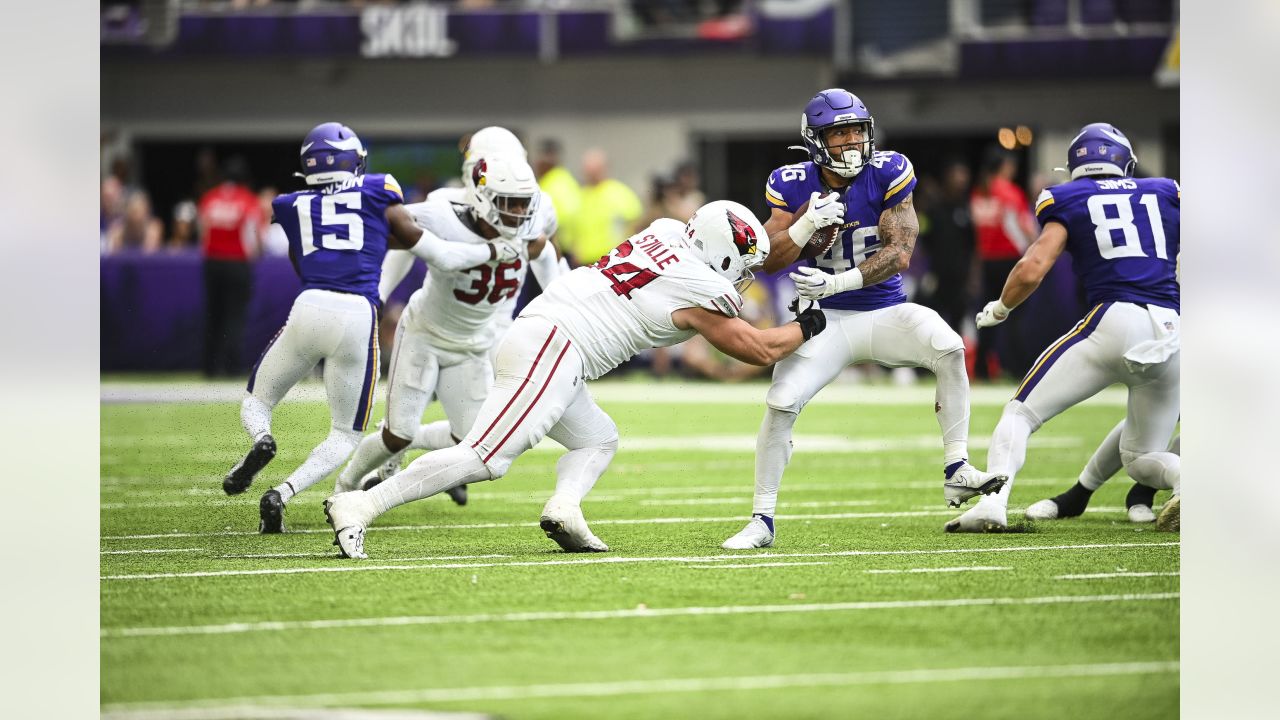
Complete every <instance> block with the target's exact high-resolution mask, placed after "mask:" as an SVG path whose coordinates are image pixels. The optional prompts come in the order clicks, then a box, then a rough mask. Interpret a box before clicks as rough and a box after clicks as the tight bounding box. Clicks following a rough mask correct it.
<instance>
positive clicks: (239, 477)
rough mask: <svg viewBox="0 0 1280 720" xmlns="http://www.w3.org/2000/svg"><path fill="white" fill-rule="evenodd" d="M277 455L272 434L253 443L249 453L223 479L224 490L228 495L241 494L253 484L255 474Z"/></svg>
mask: <svg viewBox="0 0 1280 720" xmlns="http://www.w3.org/2000/svg"><path fill="white" fill-rule="evenodd" d="M275 456H276V439H275V438H273V437H271V435H270V434H267V435H263V436H262V439H261V440H259V441H258V442H256V443H254V444H253V448H252V449H251V450H249V454H248V455H245V456H244V458H242V459H241V460H240V462H238V463H236V466H235V467H233V468H231V472H229V473H227V476H226V477H225V478H223V479H222V490H223V492H225V493H226V494H228V495H239V494H240V493H242V492H244V491H245V490H248V489H249V486H250V485H252V484H253V476H254V475H257V474H258V473H259V472H261V471H262V468H264V467H266V466H267V463H269V462H271V460H272V459H273V458H275Z"/></svg>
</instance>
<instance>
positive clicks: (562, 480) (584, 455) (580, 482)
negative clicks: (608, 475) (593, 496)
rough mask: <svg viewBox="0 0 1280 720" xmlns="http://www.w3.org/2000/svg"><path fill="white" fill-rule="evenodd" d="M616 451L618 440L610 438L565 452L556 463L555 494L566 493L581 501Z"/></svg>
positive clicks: (576, 500)
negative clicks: (600, 442) (603, 441)
mask: <svg viewBox="0 0 1280 720" xmlns="http://www.w3.org/2000/svg"><path fill="white" fill-rule="evenodd" d="M617 452H618V441H617V440H611V441H609V442H606V443H602V444H600V445H595V446H592V447H585V448H580V449H578V450H570V451H569V452H567V453H565V454H564V456H563V457H561V458H560V460H559V462H557V463H556V494H557V495H567V496H569V497H571V498H573V500H574V501H575V502H578V503H581V502H582V498H584V497H586V496H587V493H589V492H591V488H592V487H594V486H595V484H596V480H599V479H600V476H601V475H603V474H604V471H605V469H607V468H608V467H609V463H610V461H612V460H613V456H614V454H615V453H617Z"/></svg>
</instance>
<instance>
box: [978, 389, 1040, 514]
mask: <svg viewBox="0 0 1280 720" xmlns="http://www.w3.org/2000/svg"><path fill="white" fill-rule="evenodd" d="M1021 405H1022V403H1019V402H1017V401H1016V400H1015V401H1013V402H1010V403H1009V404H1008V405H1006V406H1005V408H1004V412H1003V413H1001V415H1000V422H999V423H997V424H996V429H995V432H993V433H992V434H991V448H990V449H989V450H988V451H987V472H991V473H997V474H999V475H1008V476H1009V482H1007V483H1005V484H1004V487H1002V488H1000V492H996V493H992V494H990V495H986V496H983V498H982V499H981V500H979V501H978V502H980V503H995V504H997V505H999V506H1001V507H1004V508H1007V507H1009V492H1010V490H1012V488H1013V478H1014V475H1016V474H1017V473H1018V471H1019V470H1021V469H1022V465H1023V463H1025V462H1026V461H1027V438H1029V437H1031V433H1032V432H1034V430H1035V428H1033V427H1032V425H1031V420H1030V419H1028V418H1027V416H1026V415H1024V414H1023V413H1022V412H1021V411H1019V409H1018V408H1019V407H1020V406H1021Z"/></svg>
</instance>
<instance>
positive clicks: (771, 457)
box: [751, 407, 799, 518]
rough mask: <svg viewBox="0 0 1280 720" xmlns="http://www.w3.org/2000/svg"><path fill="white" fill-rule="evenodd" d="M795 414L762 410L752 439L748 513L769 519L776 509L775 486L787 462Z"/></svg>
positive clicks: (777, 484) (768, 408)
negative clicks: (753, 452) (751, 493)
mask: <svg viewBox="0 0 1280 720" xmlns="http://www.w3.org/2000/svg"><path fill="white" fill-rule="evenodd" d="M797 417H799V416H798V415H797V414H796V413H792V412H785V411H783V410H774V409H773V408H771V407H766V408H765V410H764V422H763V423H761V425H760V434H759V435H757V436H756V495H755V500H754V503H753V505H752V509H751V512H752V513H754V514H756V515H763V516H768V517H770V518H772V517H773V516H774V513H775V512H776V510H777V508H778V486H779V485H781V484H782V472H783V471H784V470H786V469H787V463H789V462H791V428H792V426H794V425H795V424H796V418H797Z"/></svg>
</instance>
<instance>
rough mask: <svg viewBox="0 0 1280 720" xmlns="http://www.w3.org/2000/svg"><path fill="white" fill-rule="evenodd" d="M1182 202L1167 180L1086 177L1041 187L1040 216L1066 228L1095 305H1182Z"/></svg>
mask: <svg viewBox="0 0 1280 720" xmlns="http://www.w3.org/2000/svg"><path fill="white" fill-rule="evenodd" d="M1181 202H1182V190H1181V189H1180V188H1179V187H1178V183H1176V182H1174V181H1172V180H1169V179H1167V178H1122V177H1106V178H1103V177H1092V178H1090V177H1085V178H1080V179H1079V180H1072V181H1071V182H1067V183H1063V184H1061V185H1055V186H1054V187H1051V188H1048V189H1047V190H1045V191H1044V192H1042V193H1040V197H1039V199H1037V200H1036V218H1038V219H1039V220H1040V224H1041V225H1044V224H1045V223H1048V222H1051V221H1052V222H1056V223H1060V224H1061V225H1062V226H1063V227H1065V228H1066V229H1067V252H1069V253H1071V259H1072V266H1073V267H1074V269H1075V272H1076V275H1077V276H1079V278H1080V281H1081V282H1083V283H1084V288H1085V294H1086V295H1087V296H1088V302H1089V305H1091V306H1092V305H1097V304H1099V303H1104V302H1131V303H1141V304H1147V303H1150V304H1154V305H1159V306H1160V307H1166V308H1170V309H1172V310H1179V306H1178V301H1179V299H1178V280H1177V276H1176V274H1175V272H1176V263H1177V260H1178V249H1179V240H1178V225H1179V223H1178V216H1179V205H1181Z"/></svg>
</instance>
